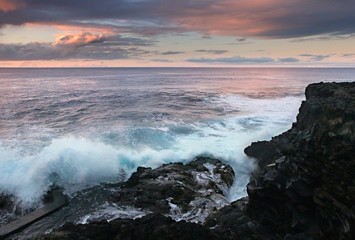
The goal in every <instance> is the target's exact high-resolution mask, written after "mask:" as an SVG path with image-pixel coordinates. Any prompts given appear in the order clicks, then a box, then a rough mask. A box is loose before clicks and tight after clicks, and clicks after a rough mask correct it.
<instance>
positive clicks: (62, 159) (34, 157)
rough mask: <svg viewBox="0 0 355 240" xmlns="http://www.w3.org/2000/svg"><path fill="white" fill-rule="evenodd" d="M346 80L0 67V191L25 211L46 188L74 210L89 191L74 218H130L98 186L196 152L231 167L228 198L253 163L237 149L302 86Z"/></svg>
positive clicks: (308, 72) (346, 76)
mask: <svg viewBox="0 0 355 240" xmlns="http://www.w3.org/2000/svg"><path fill="white" fill-rule="evenodd" d="M354 79H355V69H325V68H322V69H314V68H298V69H286V68H26V69H21V68H19V69H14V68H2V69H0V193H5V194H11V195H13V196H14V200H15V201H16V202H17V204H18V205H19V206H21V207H22V208H23V209H26V208H36V207H40V206H41V199H42V197H43V195H44V194H45V193H46V192H47V191H48V190H49V189H50V188H51V187H53V186H59V187H61V188H62V189H64V192H65V193H66V194H67V195H68V196H69V198H71V199H72V201H73V202H75V201H77V202H78V205H82V204H80V203H79V202H80V199H81V200H83V199H85V196H86V195H85V194H89V193H87V192H88V189H96V190H95V191H96V192H95V191H94V192H95V194H97V195H100V194H101V196H103V197H102V199H101V200H100V199H97V201H96V202H94V203H90V204H91V205H90V204H88V205H90V207H88V209H83V210H82V213H81V215H80V214H79V213H78V215H77V216H76V220H75V221H79V222H80V221H81V222H85V221H86V220H87V219H89V218H90V217H92V216H96V215H97V216H99V215H100V214H101V215H100V216H102V215H105V214H111V215H112V217H114V216H122V214H128V215H129V214H131V213H132V214H133V216H139V215H140V214H144V213H142V212H139V211H138V210H134V209H130V210H129V211H124V210H122V211H121V210H118V208H117V206H116V207H115V206H108V205H107V202H105V201H104V197H105V196H106V195H105V194H108V193H105V194H104V193H103V192H102V191H103V188H102V185H100V184H102V183H112V182H118V181H124V180H126V179H127V178H128V177H129V176H130V175H131V174H132V173H133V172H134V171H135V170H136V169H137V167H138V166H145V167H153V168H155V167H159V166H161V165H162V164H164V163H169V162H183V163H187V162H189V161H191V160H193V159H194V158H195V157H196V156H199V155H204V156H211V157H215V158H219V159H220V160H222V161H223V162H225V163H227V164H230V165H231V166H232V167H233V169H234V171H235V172H236V177H235V182H234V185H233V187H232V188H231V189H230V192H229V195H228V198H229V200H230V201H233V200H236V199H238V198H240V197H243V196H245V195H246V188H245V185H246V184H247V182H248V180H249V174H250V172H251V171H252V170H253V169H254V167H255V164H254V162H253V159H250V158H248V157H246V156H245V155H244V153H243V150H244V148H245V147H247V146H248V145H249V144H250V143H251V142H252V141H257V140H268V139H270V138H271V137H272V136H275V135H277V134H280V133H282V132H283V131H285V130H288V129H289V128H290V127H291V125H292V123H293V122H294V121H295V120H296V115H297V113H298V109H299V107H300V105H301V102H302V101H303V100H304V98H305V97H304V91H305V88H306V86H307V85H308V84H310V83H316V82H321V81H322V82H342V81H354ZM95 186H96V187H95ZM100 186H101V187H100ZM90 191H91V190H90ZM108 191H113V190H112V189H111V190H110V189H109V190H108ZM90 194H93V193H90ZM82 195H83V196H84V197H82V198H80V196H82ZM105 204H106V205H105ZM117 211H118V212H117ZM120 211H121V212H120ZM135 211H138V212H135ZM77 212H80V211H77ZM115 212H116V215H115V214H114V213H115ZM95 214H96V215H95ZM120 214H121V215H120ZM1 218H3V219H5V217H4V216H0V223H1ZM66 219H68V217H67V218H66ZM3 222H4V221H3Z"/></svg>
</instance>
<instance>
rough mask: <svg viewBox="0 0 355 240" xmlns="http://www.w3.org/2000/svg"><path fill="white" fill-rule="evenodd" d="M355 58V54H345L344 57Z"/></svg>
mask: <svg viewBox="0 0 355 240" xmlns="http://www.w3.org/2000/svg"><path fill="white" fill-rule="evenodd" d="M353 56H355V53H345V54H343V57H353Z"/></svg>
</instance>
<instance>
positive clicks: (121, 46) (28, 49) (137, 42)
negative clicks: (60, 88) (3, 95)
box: [0, 32, 154, 61]
mask: <svg viewBox="0 0 355 240" xmlns="http://www.w3.org/2000/svg"><path fill="white" fill-rule="evenodd" d="M153 43H154V42H152V41H150V40H145V39H140V38H124V37H121V36H119V35H103V34H92V33H87V32H82V33H78V34H67V35H62V36H60V37H58V38H57V40H56V42H55V43H49V42H32V43H28V44H0V60H2V61H22V60H63V59H102V60H107V59H125V58H139V56H142V55H145V54H149V53H150V52H149V51H147V50H143V49H141V48H140V47H142V46H150V45H152V44H153Z"/></svg>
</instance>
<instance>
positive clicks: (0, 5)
mask: <svg viewBox="0 0 355 240" xmlns="http://www.w3.org/2000/svg"><path fill="white" fill-rule="evenodd" d="M24 6H25V3H24V2H23V1H21V0H0V11H3V12H8V11H13V10H16V9H18V8H21V7H24Z"/></svg>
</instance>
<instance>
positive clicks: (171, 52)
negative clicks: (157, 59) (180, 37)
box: [161, 51, 185, 55]
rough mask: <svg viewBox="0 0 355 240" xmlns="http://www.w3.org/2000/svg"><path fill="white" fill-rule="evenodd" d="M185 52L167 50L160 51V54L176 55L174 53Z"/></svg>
mask: <svg viewBox="0 0 355 240" xmlns="http://www.w3.org/2000/svg"><path fill="white" fill-rule="evenodd" d="M182 53H185V52H178V51H177V52H174V51H167V52H162V53H161V55H176V54H182Z"/></svg>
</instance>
